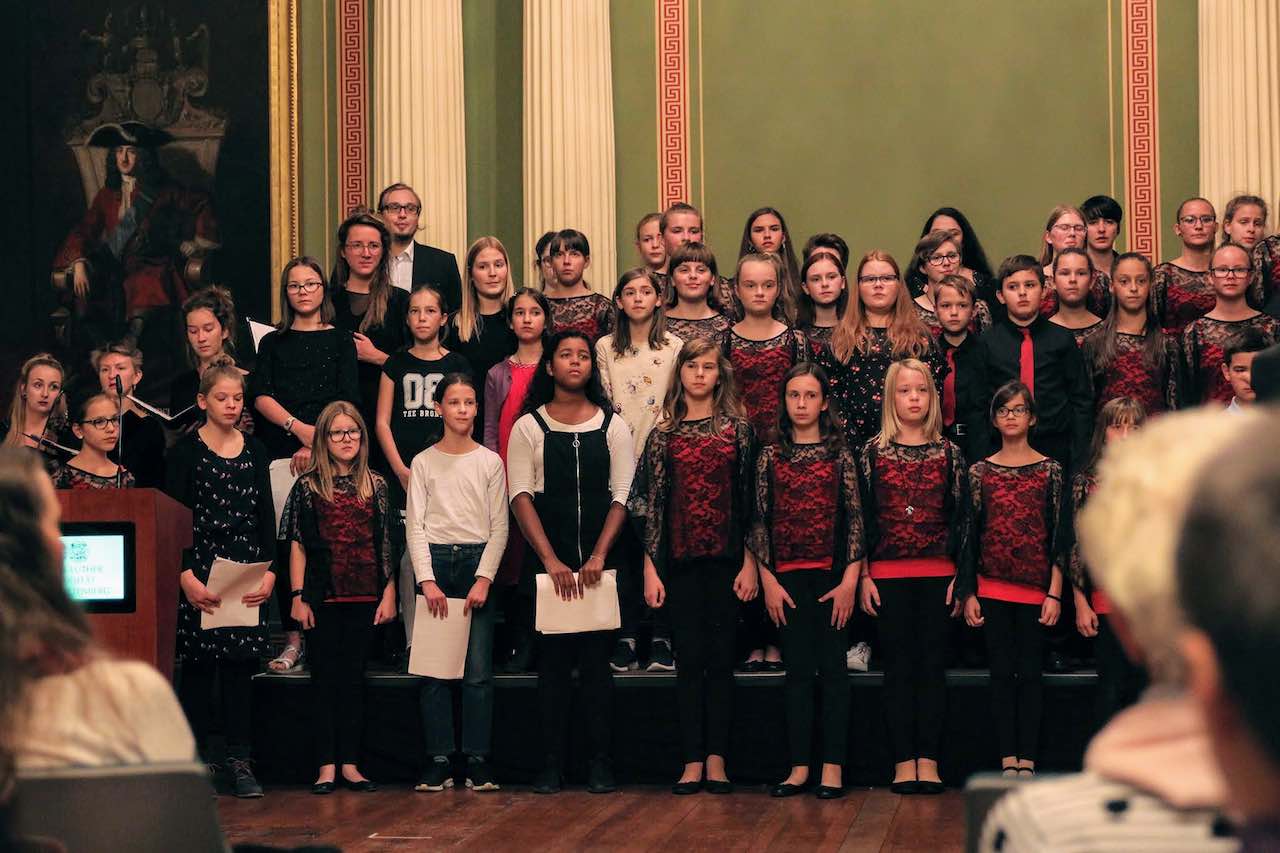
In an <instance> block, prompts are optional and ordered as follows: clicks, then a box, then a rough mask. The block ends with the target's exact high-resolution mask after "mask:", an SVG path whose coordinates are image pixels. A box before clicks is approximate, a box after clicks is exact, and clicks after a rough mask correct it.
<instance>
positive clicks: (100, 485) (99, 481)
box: [53, 464, 137, 492]
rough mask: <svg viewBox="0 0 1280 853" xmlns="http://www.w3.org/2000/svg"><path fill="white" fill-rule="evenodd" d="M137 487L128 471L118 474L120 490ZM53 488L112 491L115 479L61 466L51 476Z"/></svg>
mask: <svg viewBox="0 0 1280 853" xmlns="http://www.w3.org/2000/svg"><path fill="white" fill-rule="evenodd" d="M136 485H137V481H136V480H134V478H133V474H130V473H129V471H128V469H125V470H123V471H121V472H120V488H122V489H132V488H133V487H134V486H136ZM53 487H54V488H55V489H70V490H71V491H73V492H76V491H90V490H97V489H114V488H116V478H115V477H100V476H98V475H97V474H90V473H89V472H88V471H85V470H83V469H81V468H74V467H72V466H71V465H70V464H67V465H61V466H59V467H58V470H57V471H56V472H55V473H54V475H53Z"/></svg>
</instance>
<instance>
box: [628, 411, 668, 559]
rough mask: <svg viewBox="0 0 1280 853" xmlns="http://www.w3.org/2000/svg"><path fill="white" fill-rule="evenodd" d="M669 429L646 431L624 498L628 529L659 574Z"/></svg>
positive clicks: (664, 538)
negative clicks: (629, 520) (641, 449)
mask: <svg viewBox="0 0 1280 853" xmlns="http://www.w3.org/2000/svg"><path fill="white" fill-rule="evenodd" d="M668 439H669V433H666V432H663V431H662V430H660V429H654V430H651V431H650V432H649V438H648V440H646V441H645V444H644V452H643V453H641V454H640V460H639V461H638V462H637V463H636V473H635V479H634V480H633V481H632V483H631V492H630V495H629V496H628V498H627V512H628V513H629V514H630V516H631V524H632V529H634V530H635V534H636V538H637V539H639V540H640V542H641V544H642V545H643V546H644V551H645V553H646V554H648V555H649V559H651V560H653V565H654V567H655V568H657V570H658V573H659V574H661V573H662V572H663V571H665V570H666V566H667V517H666V507H667V497H668V494H669V492H670V481H669V476H670V472H669V471H668V470H667V443H668Z"/></svg>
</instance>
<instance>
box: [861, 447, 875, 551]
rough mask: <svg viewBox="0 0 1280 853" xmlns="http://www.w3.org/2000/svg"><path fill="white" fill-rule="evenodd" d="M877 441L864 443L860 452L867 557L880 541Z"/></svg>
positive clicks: (863, 526) (863, 530) (863, 524)
mask: <svg viewBox="0 0 1280 853" xmlns="http://www.w3.org/2000/svg"><path fill="white" fill-rule="evenodd" d="M875 475H876V442H875V439H871V440H870V441H868V442H867V443H866V444H864V445H862V452H860V453H859V454H858V491H859V492H860V495H859V497H861V499H862V538H863V541H864V542H865V544H866V549H867V559H868V560H870V559H871V555H872V554H873V553H875V550H876V543H877V542H879V541H880V524H879V521H878V516H877V512H878V507H877V505H876V483H875Z"/></svg>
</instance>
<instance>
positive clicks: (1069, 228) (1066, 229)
mask: <svg viewBox="0 0 1280 853" xmlns="http://www.w3.org/2000/svg"><path fill="white" fill-rule="evenodd" d="M1053 230H1054V231H1057V232H1059V233H1061V234H1083V233H1084V231H1085V228H1084V226H1083V225H1066V224H1063V225H1055V226H1053Z"/></svg>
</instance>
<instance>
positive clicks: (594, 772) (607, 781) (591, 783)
mask: <svg viewBox="0 0 1280 853" xmlns="http://www.w3.org/2000/svg"><path fill="white" fill-rule="evenodd" d="M616 790H618V783H617V781H616V780H615V779H614V778H613V762H612V761H610V760H609V759H608V758H605V757H603V756H601V757H600V758H593V759H591V763H590V764H589V765H588V766H587V793H589V794H612V793H613V792H614V791H616Z"/></svg>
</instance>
